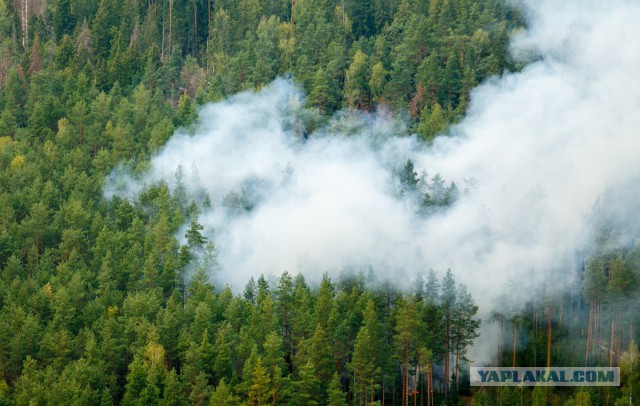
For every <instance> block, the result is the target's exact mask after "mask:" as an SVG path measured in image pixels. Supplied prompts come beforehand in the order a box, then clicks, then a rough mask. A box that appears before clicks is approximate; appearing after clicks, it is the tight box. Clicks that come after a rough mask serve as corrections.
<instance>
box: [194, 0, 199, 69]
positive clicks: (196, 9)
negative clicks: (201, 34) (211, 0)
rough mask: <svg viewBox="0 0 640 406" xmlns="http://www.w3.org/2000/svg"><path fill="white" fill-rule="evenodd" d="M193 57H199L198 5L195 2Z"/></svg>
mask: <svg viewBox="0 0 640 406" xmlns="http://www.w3.org/2000/svg"><path fill="white" fill-rule="evenodd" d="M193 56H194V57H196V58H197V57H198V4H197V3H196V0H193Z"/></svg>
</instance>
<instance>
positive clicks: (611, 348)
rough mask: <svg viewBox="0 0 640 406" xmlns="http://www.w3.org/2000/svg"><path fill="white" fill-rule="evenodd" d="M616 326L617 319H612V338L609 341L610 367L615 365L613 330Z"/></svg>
mask: <svg viewBox="0 0 640 406" xmlns="http://www.w3.org/2000/svg"><path fill="white" fill-rule="evenodd" d="M615 328H616V322H615V320H611V340H610V341H609V367H610V368H611V367H613V332H614V330H615Z"/></svg>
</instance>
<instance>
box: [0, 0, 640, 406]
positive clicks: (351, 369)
mask: <svg viewBox="0 0 640 406" xmlns="http://www.w3.org/2000/svg"><path fill="white" fill-rule="evenodd" d="M525 25H526V21H525V20H524V18H523V16H522V15H521V12H520V10H519V9H518V8H517V7H516V6H514V5H509V4H507V3H506V2H503V1H501V0H340V1H333V0H295V1H289V0H269V1H266V0H206V1H205V0H197V1H196V0H194V1H186V0H162V1H158V0H146V1H142V0H122V1H116V0H12V1H10V0H0V405H14V404H15V405H45V404H50V405H64V404H74V405H94V404H95V405H98V404H99V405H112V404H125V405H132V404H136V405H155V404H159V405H187V404H194V405H331V406H338V405H369V404H372V405H374V404H377V405H410V404H413V405H441V404H446V405H454V404H478V405H485V404H486V405H491V404H499V405H522V404H527V405H547V404H549V405H600V404H602V405H605V404H606V405H614V404H615V405H618V404H629V401H630V399H631V398H633V401H636V399H638V401H640V355H639V354H638V349H637V345H636V344H635V342H636V340H637V339H638V332H639V331H640V317H639V314H640V313H639V312H638V308H637V301H636V302H634V301H631V300H629V299H630V298H633V297H637V295H638V291H639V283H640V245H639V244H638V243H636V240H635V239H627V241H629V242H628V243H627V244H625V245H620V244H617V243H613V242H614V241H616V242H617V241H620V239H619V238H616V236H618V235H620V234H624V235H625V236H627V235H629V234H633V233H634V232H637V231H638V230H637V228H636V227H634V226H635V224H630V222H628V221H626V219H609V220H610V221H606V222H602V224H596V227H597V229H598V230H599V234H598V236H597V239H596V241H595V242H594V243H593V244H591V245H589V246H588V247H584V249H583V250H581V251H580V252H578V253H576V258H575V261H573V262H572V263H571V265H570V266H569V268H570V269H569V270H568V272H571V273H573V274H575V279H576V281H577V282H576V284H575V286H573V287H572V288H571V289H570V290H567V291H563V292H561V293H548V292H547V291H545V289H544V286H542V287H541V288H540V290H541V291H540V294H539V295H537V298H538V299H537V301H536V302H527V303H525V304H524V305H523V306H521V307H518V308H517V310H511V309H513V308H515V307H514V306H511V304H510V302H509V301H510V299H509V297H508V295H505V297H504V303H503V305H502V306H501V307H500V308H499V309H497V310H495V311H494V312H493V313H492V314H491V317H490V318H486V317H485V318H483V319H482V320H481V319H480V317H479V309H478V305H477V304H476V300H475V299H474V297H472V295H471V293H470V291H471V289H469V288H468V287H467V286H465V285H464V284H462V283H460V282H458V281H457V280H456V278H455V276H454V275H455V274H456V272H458V271H461V270H455V269H454V270H447V269H436V270H431V271H426V272H425V273H424V274H423V275H418V277H417V278H416V279H415V281H413V282H411V283H410V286H411V287H410V288H408V289H407V288H406V287H401V286H400V285H396V284H394V283H393V279H392V278H391V279H390V280H383V279H380V278H378V277H376V275H375V274H374V273H373V272H372V271H369V270H367V269H363V270H355V271H353V272H344V273H342V274H341V276H333V275H334V273H331V275H332V276H329V273H325V274H324V276H323V277H322V279H321V281H320V282H319V283H315V282H310V281H307V280H305V276H304V274H299V273H297V272H291V273H289V272H283V273H281V274H278V276H277V277H275V278H274V277H270V276H268V275H267V276H262V277H259V278H249V279H248V280H246V281H245V282H246V285H245V286H234V287H230V286H226V285H225V284H224V283H219V282H216V283H215V284H214V282H213V279H212V278H211V275H210V271H211V268H212V264H214V263H215V262H216V255H217V252H218V250H220V249H224V247H216V246H215V245H214V244H213V242H212V241H210V240H209V239H208V238H207V237H206V235H205V233H204V231H203V226H202V225H201V224H200V223H199V222H198V214H199V213H200V211H201V210H202V207H200V204H196V203H195V202H193V199H192V198H191V197H189V196H184V195H183V194H181V193H183V192H184V191H180V190H176V189H175V188H173V189H172V188H170V187H169V186H168V185H167V184H166V183H162V182H160V183H158V184H155V185H153V186H151V187H149V188H148V189H146V190H144V191H143V192H142V193H141V195H140V196H139V198H138V199H136V200H130V199H127V198H124V197H118V196H114V197H111V198H107V197H105V195H104V194H103V185H104V182H105V178H106V177H107V176H109V174H110V173H111V172H112V171H113V170H114V169H115V168H116V167H117V166H118V165H121V164H126V165H129V166H130V167H134V168H145V165H147V164H148V162H149V160H150V159H151V157H152V156H153V155H154V154H155V153H157V152H158V151H159V150H160V148H162V146H164V145H165V143H166V142H167V140H168V139H169V138H170V137H171V136H172V135H173V134H174V132H175V131H176V130H178V129H179V128H184V127H189V126H190V125H192V124H193V123H194V122H195V121H196V120H197V109H198V107H199V106H202V105H204V104H206V103H209V102H218V101H221V100H224V99H226V98H227V97H229V96H231V95H233V94H235V93H237V92H240V91H244V90H251V89H261V88H263V87H265V86H267V85H268V84H269V83H271V82H272V81H273V80H274V79H275V78H277V77H282V76H291V77H292V78H293V81H294V82H295V83H296V84H297V85H299V86H300V87H301V88H302V89H303V91H304V92H305V94H306V95H307V98H306V108H309V109H311V110H313V111H315V112H317V114H318V116H319V117H321V118H320V119H319V120H320V121H322V120H323V119H328V117H331V116H332V115H333V114H334V113H336V112H338V111H340V110H343V109H355V110H363V111H368V112H369V111H370V112H373V111H375V110H376V109H379V108H381V107H382V108H385V109H388V111H390V112H392V114H395V115H397V116H398V117H401V119H402V120H404V122H406V125H407V128H408V129H409V130H410V131H411V132H413V133H415V134H417V135H418V138H419V139H420V140H421V141H422V142H424V143H425V144H429V143H431V142H432V141H433V139H434V137H435V136H436V135H437V134H439V133H441V132H442V131H444V130H445V129H447V128H448V127H449V126H450V125H452V124H455V123H456V122H459V121H460V120H461V119H462V118H463V117H464V116H465V112H466V110H467V107H468V103H469V101H470V91H471V90H472V89H473V88H474V87H476V86H477V85H478V84H480V83H481V82H483V81H485V80H487V79H489V78H491V77H496V76H499V75H502V74H504V73H506V72H515V71H518V70H520V69H522V68H523V66H522V64H520V63H518V62H515V61H514V60H513V59H512V58H511V57H510V56H509V55H510V54H509V49H508V42H509V37H510V35H511V34H512V33H514V32H516V31H518V30H521V29H523V27H524V26H525ZM398 166H399V167H400V168H402V170H401V171H399V172H398V174H397V177H398V179H397V182H398V184H400V185H401V187H402V188H403V190H404V191H406V192H407V193H409V192H410V193H411V194H416V193H418V194H419V197H418V201H419V205H420V206H421V210H422V212H423V213H422V215H423V216H429V215H434V213H435V214H437V213H438V212H439V210H446V207H448V206H451V205H454V204H455V201H456V199H457V198H458V196H459V195H461V194H464V193H465V192H463V191H459V190H458V188H457V187H456V186H455V184H454V183H452V182H451V183H450V182H449V181H445V180H444V179H443V178H441V177H440V176H439V175H437V176H435V177H434V178H432V181H431V185H430V186H429V187H427V188H420V184H421V183H420V175H419V173H418V171H417V169H415V168H414V164H413V162H411V161H410V160H409V161H407V160H406V158H404V159H403V161H402V162H398ZM436 189H437V190H436ZM205 200H206V199H205ZM603 202H604V203H606V201H603ZM601 203H602V202H601ZM604 203H603V204H604ZM205 204H206V202H205ZM242 210H246V211H250V210H251V207H250V206H247V207H244V206H243V207H242ZM597 210H598V207H595V208H594V211H597ZM184 224H186V225H187V227H186V232H182V230H184V229H185V228H184V227H183V225H184ZM636 235H637V234H636ZM283 271H284V270H283ZM403 286H406V285H403ZM554 292H555V291H554ZM485 324H487V325H489V324H491V325H493V326H494V330H495V331H500V339H499V340H497V341H496V342H495V346H494V349H495V353H496V357H495V359H494V360H493V361H492V364H491V365H492V366H498V365H501V366H512V365H513V366H541V365H542V366H544V365H561V366H574V365H575V366H582V365H585V364H588V365H592V366H596V365H598V366H610V365H612V366H620V367H621V370H622V372H621V377H622V378H621V386H620V387H614V388H593V387H584V388H579V389H574V388H542V387H537V388H535V389H534V388H511V387H505V388H498V389H496V388H476V387H470V386H469V372H468V366H469V361H470V359H469V350H470V348H471V347H472V345H473V343H474V341H475V340H477V339H478V337H479V335H480V334H481V331H482V330H481V328H482V326H483V325H485ZM603 348H604V349H605V350H603Z"/></svg>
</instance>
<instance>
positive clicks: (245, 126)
mask: <svg viewBox="0 0 640 406" xmlns="http://www.w3.org/2000/svg"><path fill="white" fill-rule="evenodd" d="M521 6H522V7H523V8H524V10H525V15H526V16H527V21H528V26H527V29H526V30H524V31H522V32H521V33H520V34H519V35H518V36H517V37H516V38H514V40H513V42H512V50H513V55H515V57H518V58H521V59H523V60H526V61H527V62H530V63H529V64H528V65H527V66H526V67H525V68H524V69H523V70H522V71H521V72H518V73H513V74H506V75H504V76H503V77H500V78H493V79H491V80H489V81H487V82H486V83H484V84H483V85H481V86H479V87H478V88H477V89H475V90H474V91H473V93H472V101H471V105H470V107H469V110H468V113H467V118H466V119H465V120H464V121H463V122H462V123H461V124H459V125H458V126H456V127H454V128H453V129H452V130H451V131H450V133H451V134H450V135H447V136H442V137H439V138H437V139H436V141H435V142H434V144H433V146H431V147H429V148H426V147H424V146H423V145H421V144H420V143H419V142H418V141H416V138H415V137H410V136H398V135H397V133H398V132H399V131H401V130H402V129H401V127H399V126H398V124H397V123H396V122H393V121H390V120H388V119H387V118H386V116H385V115H382V114H381V115H378V116H375V115H374V116H366V115H355V118H354V116H353V115H351V116H349V115H347V116H346V117H347V118H345V117H344V116H343V117H340V118H337V119H336V120H334V125H333V126H329V127H327V128H325V129H322V130H319V131H317V132H315V133H313V134H311V135H310V136H309V139H308V141H305V140H303V137H302V135H301V133H300V132H299V131H296V126H297V125H298V124H297V123H298V118H296V115H295V113H294V112H295V111H299V106H300V104H301V103H302V95H301V94H300V92H299V91H298V90H297V89H296V87H295V86H293V85H292V84H291V82H289V81H286V80H282V79H280V80H277V81H276V82H274V83H273V84H272V85H270V86H268V87H266V88H265V89H263V90H261V91H259V92H256V93H253V92H248V93H243V94H240V95H237V96H234V97H232V98H230V99H229V100H228V101H225V102H222V103H218V104H213V105H208V106H206V107H204V108H203V109H202V110H201V111H200V120H201V123H200V125H199V126H198V127H197V129H196V130H195V134H193V135H188V134H186V133H178V134H176V135H175V136H174V137H173V138H172V139H171V140H170V141H169V142H168V143H167V145H166V146H165V147H164V149H163V150H162V151H160V153H159V154H158V155H157V156H156V157H154V158H153V160H152V162H151V170H150V172H149V174H148V176H147V178H146V179H145V180H144V181H149V179H155V178H157V177H160V176H166V177H167V180H168V181H170V182H172V181H173V174H174V173H175V172H176V169H177V167H178V166H179V165H182V166H183V167H184V169H185V182H186V184H187V187H188V188H189V189H190V190H191V192H193V193H195V192H197V190H198V189H199V188H204V189H205V190H206V191H207V192H208V194H209V195H210V196H211V198H212V201H213V209H212V210H211V211H208V212H206V213H204V214H203V215H201V216H200V218H199V222H200V223H202V224H204V225H205V230H206V233H207V235H208V236H209V237H210V238H211V239H212V240H213V241H214V242H215V243H216V245H217V247H218V249H219V255H220V256H219V261H220V264H221V270H220V271H219V272H220V273H219V274H218V275H217V276H216V278H217V279H219V280H221V281H224V283H228V284H230V285H232V286H233V287H234V288H235V289H241V288H242V286H243V285H244V283H246V281H247V280H248V278H249V277H250V276H254V277H257V276H259V275H260V274H266V275H275V276H277V275H279V274H280V273H281V272H283V271H289V272H290V273H297V272H303V273H305V275H306V276H307V277H308V278H310V279H311V280H317V278H318V277H319V275H320V274H321V273H322V272H324V271H327V272H329V273H333V274H336V273H339V272H340V271H342V270H343V269H344V268H345V267H350V268H353V269H365V268H366V267H368V266H369V265H371V267H372V268H373V270H374V271H375V272H377V273H378V277H379V278H380V279H390V280H392V281H397V282H398V283H399V284H400V285H404V286H408V285H409V282H410V281H413V280H414V277H415V274H416V273H418V272H422V273H424V272H425V270H426V269H428V268H430V267H431V268H434V269H436V270H438V271H440V272H443V271H444V270H446V269H447V268H451V269H452V271H453V272H454V274H455V275H456V278H457V280H458V281H460V282H463V283H465V284H467V286H468V287H469V288H470V290H471V292H472V293H473V294H474V297H475V298H476V300H477V301H478V302H479V303H480V304H481V306H484V309H485V310H487V309H489V308H490V306H491V304H490V303H491V301H492V300H494V299H495V298H496V296H498V295H500V294H503V293H505V292H507V291H508V292H509V294H510V295H515V296H518V295H520V296H523V297H527V295H531V294H532V292H533V291H534V288H535V286H534V285H535V284H539V283H542V282H540V281H545V280H548V279H547V276H553V277H554V278H556V279H554V280H553V281H554V282H553V283H554V284H558V285H560V284H562V283H565V282H566V281H563V280H561V278H559V277H558V275H559V274H560V271H563V270H566V269H567V267H569V266H570V258H571V256H572V254H573V252H574V251H575V250H576V249H579V248H580V247H582V246H583V245H584V244H585V243H586V241H587V240H588V238H589V222H588V220H587V218H588V216H589V213H590V211H591V209H592V207H593V205H594V202H595V201H596V200H597V199H598V197H599V196H601V195H602V194H603V193H606V191H607V190H608V189H610V188H612V187H616V185H620V184H623V183H624V182H627V181H629V179H630V178H631V177H632V176H635V175H637V174H638V172H639V169H640V160H639V159H638V151H640V137H639V136H638V132H640V79H639V78H640V74H639V73H638V67H640V47H638V46H637V44H636V41H637V39H638V38H640V24H638V23H637V22H638V21H640V5H638V3H636V2H631V1H612V2H598V1H583V0H581V1H578V0H569V1H562V2H559V1H552V0H544V1H539V0H538V1H526V2H524V3H521ZM353 121H355V122H356V124H353V125H352V124H351V123H352V122H353ZM345 122H347V123H349V125H351V126H352V127H351V128H350V129H349V132H350V134H349V135H343V134H341V132H344V131H345V126H344V125H340V123H343V124H344V123H345ZM336 123H337V124H336ZM407 159H412V160H413V162H414V163H415V165H416V169H417V170H418V172H419V173H420V171H426V172H427V173H428V174H429V175H435V174H436V173H440V174H442V176H443V178H444V179H446V180H447V181H450V180H453V181H455V182H456V183H457V184H458V186H459V187H461V188H462V187H464V182H463V180H464V179H469V178H474V179H476V180H477V187H476V188H474V191H473V192H472V193H470V194H468V195H466V196H464V197H463V198H462V199H461V200H460V201H458V202H457V204H456V205H455V206H454V207H452V208H450V209H449V210H447V211H445V212H443V213H441V214H438V215H435V216H431V217H428V218H424V217H423V216H420V215H418V214H416V210H415V207H413V206H412V205H410V204H408V203H407V202H406V201H405V200H402V199H398V197H397V189H396V188H395V187H394V183H393V179H395V176H396V175H395V174H396V172H397V171H398V170H399V168H400V167H401V166H402V165H404V163H405V162H406V160H407ZM196 172H197V173H196ZM127 182H128V186H127V187H126V188H125V191H124V192H123V191H122V190H120V191H119V192H117V193H130V194H131V193H133V194H135V193H136V191H137V190H139V188H140V183H136V181H133V180H131V179H128V180H127ZM243 188H244V196H248V199H249V200H251V201H253V202H255V206H254V207H253V208H252V210H251V211H249V212H246V213H244V212H243V213H236V212H234V211H233V210H230V209H228V208H225V206H224V205H223V204H222V203H223V200H224V199H223V198H224V196H228V195H229V193H231V192H235V193H236V194H235V196H236V197H237V198H238V197H239V198H241V197H242V196H243V195H242V190H243ZM108 190H110V192H108V193H115V192H114V191H113V190H114V184H110V185H108ZM227 201H228V198H227ZM534 273H535V274H536V275H537V276H536V280H537V282H536V283H534V278H533V277H532V275H533V274H534ZM558 280H560V281H559V282H558ZM513 281H516V282H517V283H513Z"/></svg>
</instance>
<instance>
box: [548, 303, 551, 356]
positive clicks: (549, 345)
mask: <svg viewBox="0 0 640 406" xmlns="http://www.w3.org/2000/svg"><path fill="white" fill-rule="evenodd" d="M549 367H551V308H550V307H549V308H547V368H549Z"/></svg>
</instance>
